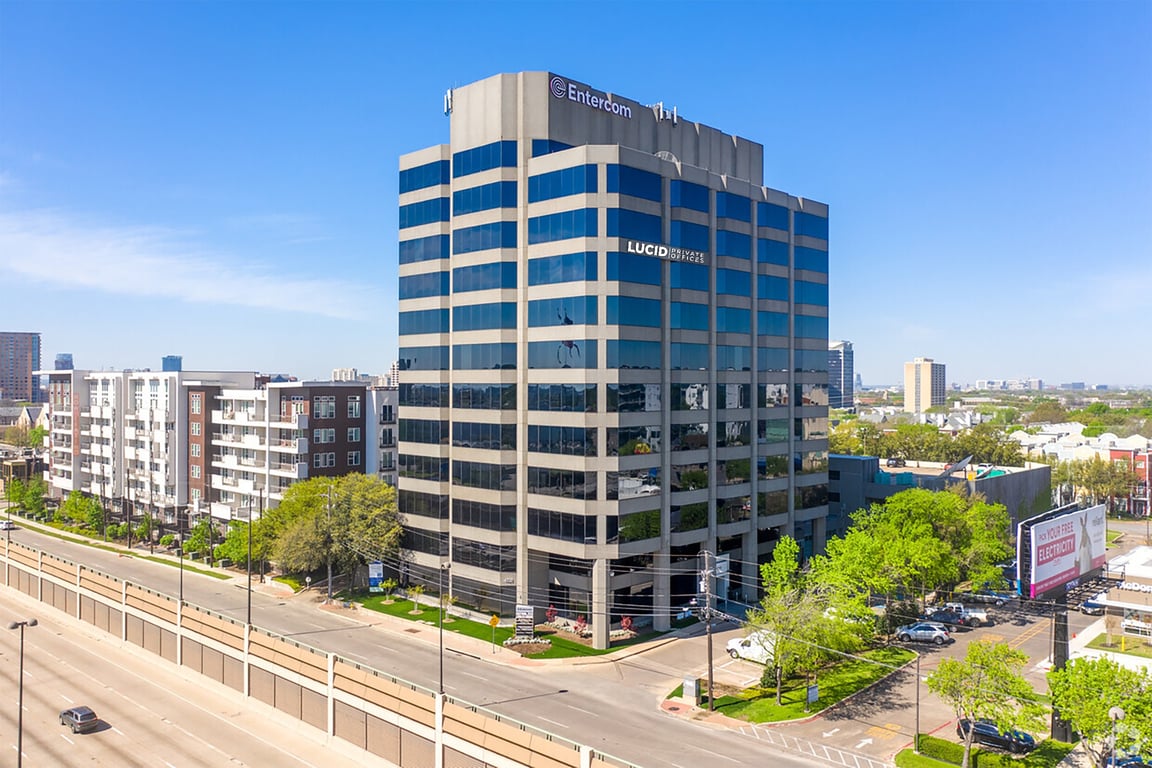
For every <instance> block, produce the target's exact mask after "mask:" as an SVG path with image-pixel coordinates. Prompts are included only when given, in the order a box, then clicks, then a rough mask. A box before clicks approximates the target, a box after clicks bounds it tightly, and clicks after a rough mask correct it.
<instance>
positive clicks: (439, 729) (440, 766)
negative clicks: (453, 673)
mask: <svg viewBox="0 0 1152 768" xmlns="http://www.w3.org/2000/svg"><path fill="white" fill-rule="evenodd" d="M436 768H444V694H442V693H438V694H436Z"/></svg>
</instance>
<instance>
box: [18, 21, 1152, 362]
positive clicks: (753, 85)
mask: <svg viewBox="0 0 1152 768" xmlns="http://www.w3.org/2000/svg"><path fill="white" fill-rule="evenodd" d="M520 70H550V71H553V72H557V73H560V74H563V75H567V76H570V77H572V78H575V79H577V80H582V81H584V82H587V83H590V84H592V85H593V86H595V87H597V88H601V89H605V90H609V91H612V92H615V93H619V94H621V95H623V96H626V97H629V98H633V99H636V100H638V101H641V102H643V103H652V102H656V101H661V100H662V101H663V102H664V103H665V104H666V105H668V106H671V105H676V106H677V107H678V109H679V112H680V114H681V115H682V116H684V117H685V118H687V119H690V120H698V121H700V122H703V123H706V124H708V125H711V126H714V127H717V128H720V129H722V130H725V131H728V132H730V133H735V134H738V135H741V136H745V137H747V138H750V139H752V140H755V141H759V142H760V143H762V144H763V145H764V147H765V152H764V157H765V165H766V168H765V180H766V183H767V184H768V185H769V186H772V187H775V188H777V189H782V190H785V191H787V192H790V193H792V194H796V195H800V196H804V197H810V198H814V199H817V200H821V201H824V202H827V203H829V204H830V205H831V207H832V219H831V221H832V225H831V230H832V232H831V237H832V240H831V270H832V272H831V278H830V279H831V284H832V288H831V304H832V306H831V333H832V336H833V338H845V339H849V340H851V341H853V342H854V344H855V349H856V366H857V370H858V371H859V372H860V373H861V374H862V375H863V377H864V381H865V383H866V384H867V383H885V382H897V381H899V380H900V378H901V375H902V374H901V371H902V368H901V365H902V363H903V362H904V361H905V360H911V359H912V358H913V357H914V356H928V357H933V358H935V359H937V360H939V361H942V362H944V363H945V364H946V365H947V366H948V380H949V381H950V382H952V381H958V382H974V381H975V380H976V379H977V378H1011V377H1020V376H1039V377H1041V378H1043V379H1045V380H1046V381H1048V382H1062V381H1072V380H1084V381H1089V382H1100V383H1109V384H1148V383H1152V340H1150V337H1149V332H1148V327H1149V321H1150V320H1152V3H1149V2H1146V1H1145V0H1132V1H1131V2H1110V1H1109V0H1094V1H1093V2H1086V1H1085V2H1072V3H1059V2H964V3H953V2H846V3H835V2H788V3H784V2H750V3H720V2H696V3H676V2H659V3H627V2H611V3H593V2H580V3H545V2H520V3H498V2H484V3H480V2H477V3H461V4H442V3H433V2H422V3H384V2H323V3H321V2H307V3H286V2H275V1H272V0H268V1H265V2H222V1H221V2H152V3H145V2H123V3H122V2H98V1H89V2H59V1H52V2H46V1H44V0H37V1H36V2H13V1H12V0H0V329H3V330H36V331H40V332H41V333H42V334H43V340H44V352H45V360H44V364H45V366H46V367H50V366H51V362H52V356H53V355H54V354H55V353H57V352H72V353H74V354H75V357H76V364H77V366H78V367H92V368H99V367H153V368H158V367H159V364H160V357H161V356H162V355H165V354H183V355H184V363H185V368H187V369H215V368H225V369H258V370H263V371H285V372H291V373H295V374H298V375H301V376H305V377H327V375H328V374H329V372H330V370H331V369H332V368H333V367H338V366H355V367H357V368H359V369H360V370H361V371H366V372H383V371H384V370H386V369H387V367H388V365H389V364H390V363H391V361H392V360H393V359H394V357H395V354H396V346H397V344H396V336H395V332H396V305H397V301H396V286H397V283H396V239H397V238H396V223H397V208H396V195H397V171H396V168H397V157H398V155H400V154H401V153H404V152H408V151H411V150H414V149H418V148H421V147H425V146H428V145H431V144H436V143H440V142H443V141H446V140H447V135H448V122H447V119H446V118H445V117H444V116H443V114H442V113H441V98H442V94H443V92H444V90H445V89H446V88H448V87H450V86H453V85H463V84H465V83H469V82H472V81H474V80H479V79H481V78H484V77H487V76H489V75H492V74H495V73H498V72H514V71H520Z"/></svg>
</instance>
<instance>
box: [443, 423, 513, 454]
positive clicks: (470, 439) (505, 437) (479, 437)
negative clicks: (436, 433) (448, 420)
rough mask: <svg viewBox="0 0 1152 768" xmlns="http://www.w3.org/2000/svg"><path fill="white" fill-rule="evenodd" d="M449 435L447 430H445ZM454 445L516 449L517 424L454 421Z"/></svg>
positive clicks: (489, 448) (499, 449)
mask: <svg viewBox="0 0 1152 768" xmlns="http://www.w3.org/2000/svg"><path fill="white" fill-rule="evenodd" d="M445 437H447V432H445ZM452 445H455V446H459V447H461V448H481V449H483V450H488V451H514V450H516V425H515V424H489V423H486V422H472V421H454V422H452Z"/></svg>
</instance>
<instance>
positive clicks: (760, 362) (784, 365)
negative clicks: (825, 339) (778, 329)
mask: <svg viewBox="0 0 1152 768" xmlns="http://www.w3.org/2000/svg"><path fill="white" fill-rule="evenodd" d="M825 357H827V355H825ZM756 367H757V368H758V369H759V370H761V371H787V370H788V350H787V349H779V348H777V347H757V348H756Z"/></svg>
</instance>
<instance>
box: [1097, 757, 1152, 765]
mask: <svg viewBox="0 0 1152 768" xmlns="http://www.w3.org/2000/svg"><path fill="white" fill-rule="evenodd" d="M1104 765H1105V767H1106V768H1144V766H1146V765H1152V758H1148V757H1141V756H1140V755H1121V756H1116V755H1111V756H1109V758H1108V761H1107V762H1105V763H1104Z"/></svg>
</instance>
